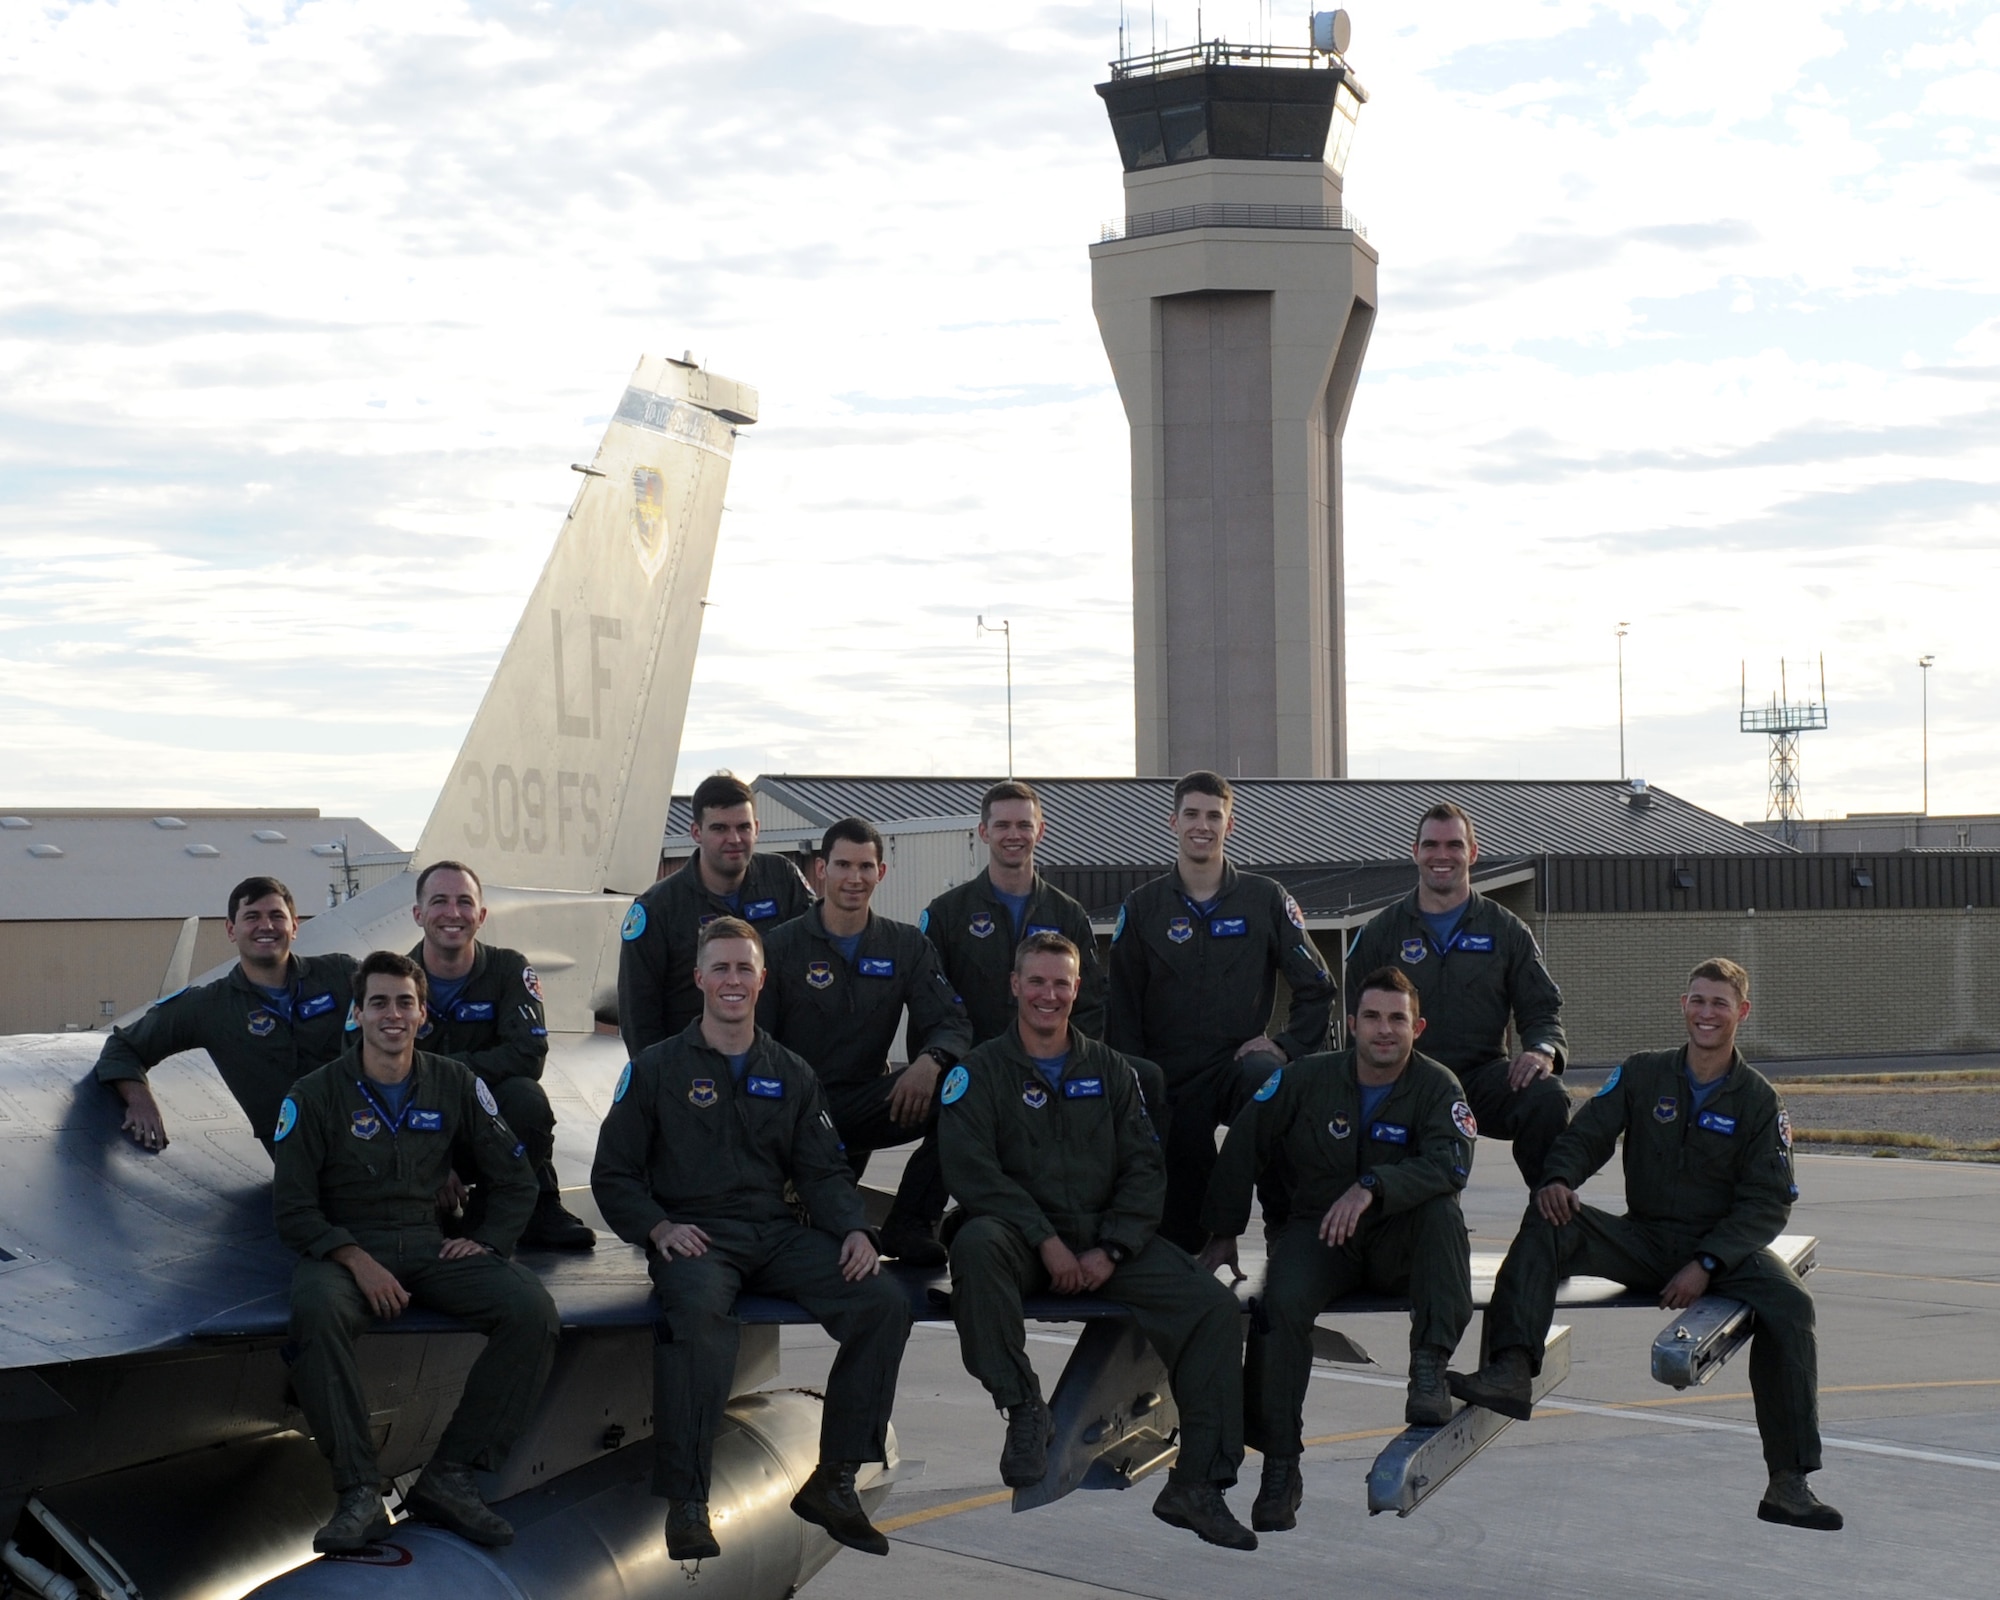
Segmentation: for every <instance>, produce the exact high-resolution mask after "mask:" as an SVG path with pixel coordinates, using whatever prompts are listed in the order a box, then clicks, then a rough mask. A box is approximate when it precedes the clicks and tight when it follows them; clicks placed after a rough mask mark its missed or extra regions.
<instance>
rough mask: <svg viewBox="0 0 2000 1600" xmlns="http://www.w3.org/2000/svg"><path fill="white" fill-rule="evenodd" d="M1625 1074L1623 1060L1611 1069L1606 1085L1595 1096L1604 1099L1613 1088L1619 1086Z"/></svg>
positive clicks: (1605, 1081)
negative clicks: (1619, 1081)
mask: <svg viewBox="0 0 2000 1600" xmlns="http://www.w3.org/2000/svg"><path fill="white" fill-rule="evenodd" d="M1624 1075H1625V1064H1624V1063H1623V1062H1622V1061H1621V1062H1620V1063H1619V1064H1618V1065H1617V1066H1615V1067H1613V1068H1612V1069H1611V1076H1610V1077H1608V1078H1606V1079H1605V1080H1604V1087H1603V1088H1602V1089H1599V1090H1598V1091H1597V1094H1596V1096H1595V1098H1596V1099H1599V1100H1602V1099H1603V1098H1604V1097H1605V1096H1606V1095H1608V1094H1609V1093H1610V1092H1611V1091H1612V1090H1613V1089H1615V1088H1617V1087H1618V1080H1619V1079H1620V1078H1621V1077H1623V1076H1624Z"/></svg>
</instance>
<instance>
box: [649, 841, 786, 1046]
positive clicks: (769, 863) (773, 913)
mask: <svg viewBox="0 0 2000 1600" xmlns="http://www.w3.org/2000/svg"><path fill="white" fill-rule="evenodd" d="M812 903H813V899H812V891H811V890H810V889H808V888H807V887H806V880H805V879H804V878H801V877H800V876H799V869H798V868H797V867H795V866H793V865H792V863H791V860H790V858H789V857H786V856H772V855H756V854H753V855H752V856H751V857H750V865H749V868H748V869H747V870H746V871H745V873H744V875H743V887H742V889H741V890H740V891H739V892H738V894H737V896H736V904H734V905H731V904H730V903H729V901H728V900H727V899H725V898H724V897H723V896H721V895H719V894H711V893H710V892H709V889H708V886H707V885H706V884H704V883H703V882H702V881H701V865H700V861H699V858H698V857H695V856H689V857H688V859H687V861H686V862H685V863H684V864H683V865H682V866H681V868H680V870H679V871H677V872H674V873H671V874H669V875H668V876H667V877H664V878H662V879H660V880H659V881H658V882H657V883H655V884H654V885H653V886H652V887H651V888H650V889H648V890H647V891H646V892H645V893H644V894H642V895H640V896H639V898H638V899H636V900H634V901H633V902H632V905H631V909H629V910H628V911H627V912H626V913H625V923H624V926H623V927H622V928H621V929H620V930H619V945H618V1032H619V1035H620V1037H622V1038H623V1039H624V1041H625V1053H626V1054H627V1055H628V1056H630V1057H631V1058H632V1059H633V1060H635V1061H636V1060H637V1059H638V1058H639V1052H640V1051H642V1050H644V1049H645V1048H646V1047H647V1046H648V1045H655V1044H658V1043H659V1042H660V1041H661V1040H662V1039H671V1038H673V1037H674V1035H675V1034H677V1033H679V1032H680V1031H681V1029H683V1028H685V1027H686V1026H687V1025H688V1024H689V1023H690V1022H693V1021H694V1020H695V1019H696V1018H697V1017H699V1016H700V1015H701V991H700V990H699V989H697V988H696V987H695V986H694V954H695V941H696V940H697V939H699V938H700V937H701V930H702V928H703V927H704V926H705V925H707V924H708V923H710V922H713V921H714V920H715V919H716V918H717V917H741V918H742V919H743V920H744V921H745V922H747V923H749V924H750V926H751V927H753V928H755V929H756V930H757V933H758V935H759V936H760V937H763V938H768V937H769V936H770V934H771V931H772V930H773V929H775V928H777V927H778V926H779V925H780V924H782V923H786V922H790V921H791V920H792V918H794V917H796V916H798V915H799V914H800V913H802V912H803V911H804V910H805V909H806V907H807V906H809V905H811V904H812Z"/></svg>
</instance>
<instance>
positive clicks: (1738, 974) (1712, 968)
mask: <svg viewBox="0 0 2000 1600" xmlns="http://www.w3.org/2000/svg"><path fill="white" fill-rule="evenodd" d="M1696 978H1706V979H1708V981H1709V982H1710V983H1726V984H1728V985H1729V987H1730V988H1731V989H1733V990H1735V991H1736V1001H1737V1004H1739V1005H1740V1004H1742V1003H1743V1002H1744V1001H1745V1000H1748V999H1749V998H1750V974H1749V973H1748V972H1747V971H1746V970H1745V969H1744V968H1743V967H1741V966H1739V965H1738V964H1737V963H1736V962H1734V961H1731V960H1730V959H1729V957H1727V956H1710V957H1709V958H1708V959H1707V960H1706V961H1704V962H1702V963H1701V965H1700V966H1698V967H1696V968H1695V969H1694V971H1692V972H1690V973H1689V974H1688V982H1689V983H1690V984H1692V983H1693V982H1694V980H1695V979H1696Z"/></svg>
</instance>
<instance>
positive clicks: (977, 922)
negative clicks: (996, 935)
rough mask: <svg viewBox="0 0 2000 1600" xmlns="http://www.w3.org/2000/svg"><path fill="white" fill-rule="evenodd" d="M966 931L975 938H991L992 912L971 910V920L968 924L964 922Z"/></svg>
mask: <svg viewBox="0 0 2000 1600" xmlns="http://www.w3.org/2000/svg"><path fill="white" fill-rule="evenodd" d="M966 932H968V933H970V934H971V935H972V937H973V938H975V939H990V938H992V937H993V913H992V912H990V911H975V912H973V913H972V921H971V922H969V923H968V924H966Z"/></svg>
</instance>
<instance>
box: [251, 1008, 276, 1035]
mask: <svg viewBox="0 0 2000 1600" xmlns="http://www.w3.org/2000/svg"><path fill="white" fill-rule="evenodd" d="M246 1025H247V1026H248V1028H249V1029H250V1037H251V1038H253V1039H268V1038H270V1037H271V1035H272V1034H273V1033H275V1032H276V1031H277V1027H278V1019H277V1018H276V1017H275V1016H273V1015H272V1014H271V1013H270V1012H268V1011H266V1010H265V1009H264V1008H263V1007H262V1006H259V1007H257V1009H256V1010H254V1011H252V1012H251V1013H250V1017H249V1021H248V1023H247V1024H246Z"/></svg>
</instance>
